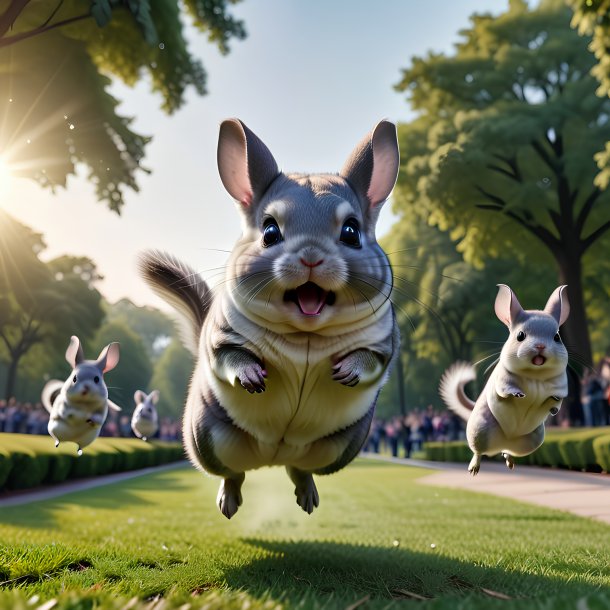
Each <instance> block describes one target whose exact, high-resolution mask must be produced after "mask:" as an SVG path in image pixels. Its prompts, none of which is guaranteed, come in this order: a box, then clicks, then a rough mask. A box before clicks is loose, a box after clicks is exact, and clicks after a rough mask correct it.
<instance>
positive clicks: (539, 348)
mask: <svg viewBox="0 0 610 610" xmlns="http://www.w3.org/2000/svg"><path fill="white" fill-rule="evenodd" d="M534 347H535V348H536V349H538V350H540V351H542V350H544V349H546V345H545V344H544V343H537V344H536V345H535V346H534Z"/></svg>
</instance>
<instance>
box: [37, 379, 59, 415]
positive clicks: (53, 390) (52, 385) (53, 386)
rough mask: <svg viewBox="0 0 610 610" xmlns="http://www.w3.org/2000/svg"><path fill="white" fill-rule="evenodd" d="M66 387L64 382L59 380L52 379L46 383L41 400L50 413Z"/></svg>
mask: <svg viewBox="0 0 610 610" xmlns="http://www.w3.org/2000/svg"><path fill="white" fill-rule="evenodd" d="M63 385H64V382H63V381H59V379H51V380H49V381H47V382H46V383H45V386H44V388H42V394H41V396H40V400H41V402H42V404H43V405H44V408H45V409H46V410H47V411H48V412H49V413H50V412H51V409H52V408H53V403H54V402H55V399H56V398H57V395H58V394H59V393H60V392H61V388H62V386H63Z"/></svg>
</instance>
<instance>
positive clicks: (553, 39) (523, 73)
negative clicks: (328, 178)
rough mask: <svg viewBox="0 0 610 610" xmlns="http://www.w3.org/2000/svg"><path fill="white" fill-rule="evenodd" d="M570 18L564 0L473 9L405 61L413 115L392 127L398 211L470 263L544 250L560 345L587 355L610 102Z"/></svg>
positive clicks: (540, 255) (604, 201) (609, 221)
mask: <svg viewBox="0 0 610 610" xmlns="http://www.w3.org/2000/svg"><path fill="white" fill-rule="evenodd" d="M570 17H571V13H570V11H569V9H568V8H567V7H566V6H565V4H564V3H563V2H561V1H560V0H541V2H540V4H539V5H538V6H537V7H536V8H533V9H531V10H530V9H529V8H528V6H527V4H526V3H525V2H524V1H523V0H512V1H511V2H510V8H509V10H508V11H507V12H506V13H504V14H502V15H499V16H497V17H492V16H490V15H474V16H473V17H472V18H471V25H470V27H469V28H467V29H465V30H463V31H462V32H461V36H462V40H461V41H460V42H459V43H458V44H457V45H456V50H455V53H454V54H453V55H451V56H445V55H443V54H432V53H431V54H429V55H428V56H427V57H425V58H414V59H413V61H412V64H411V66H410V67H409V68H408V69H406V70H404V71H403V79H402V81H401V82H400V83H399V84H398V85H397V89H398V90H399V91H406V92H408V94H409V99H410V102H411V105H412V106H413V108H414V110H416V111H417V112H418V114H419V116H418V117H417V119H416V120H414V121H413V122H411V123H409V124H404V125H401V126H400V127H399V137H400V143H401V150H402V158H403V159H404V161H403V165H402V168H401V172H400V175H399V182H398V186H397V190H396V193H397V203H396V208H397V210H399V211H400V210H401V209H402V210H405V209H408V208H412V207H419V208H421V209H423V210H424V211H425V213H426V214H427V215H428V216H429V222H430V223H432V224H434V225H437V226H438V227H439V228H441V229H442V230H444V231H449V232H450V235H451V237H452V239H454V240H457V241H458V249H459V250H460V252H461V253H462V254H463V256H464V257H465V259H466V260H467V261H469V262H472V263H474V264H478V265H480V264H481V263H482V261H483V260H485V259H486V258H488V257H499V256H505V257H507V256H525V257H526V259H527V260H529V261H531V262H530V265H529V268H531V266H532V263H535V262H538V261H539V260H545V259H546V260H548V258H549V255H550V258H551V259H552V260H553V261H554V263H555V265H556V268H557V272H558V282H559V283H561V284H568V286H569V289H568V290H569V296H570V302H571V306H572V309H571V314H570V317H569V319H568V322H567V323H566V325H565V329H564V335H565V336H566V342H567V343H568V344H569V347H570V348H571V350H572V351H573V352H576V353H578V354H580V356H581V357H583V358H584V359H585V360H587V361H590V360H591V343H590V338H589V332H588V327H587V317H586V313H585V301H584V280H585V274H586V272H587V268H588V266H589V265H590V261H591V260H592V259H593V258H594V257H595V256H599V253H600V252H602V251H603V248H604V247H606V248H607V247H608V245H609V238H608V229H610V206H609V205H608V204H609V201H610V194H609V193H608V192H604V191H602V189H601V188H600V187H599V186H598V185H596V184H594V177H595V174H596V166H595V163H594V162H593V155H594V153H595V152H596V151H599V150H600V149H601V148H603V146H604V144H605V142H606V141H607V140H608V139H609V138H610V121H609V120H608V117H609V116H610V100H609V99H608V98H600V97H598V96H596V95H595V90H596V86H597V85H596V83H595V80H594V79H593V77H592V76H590V70H591V67H592V65H593V62H594V58H593V56H592V55H591V54H590V53H589V52H588V50H587V45H588V43H589V40H587V39H586V38H581V37H580V36H578V34H577V33H576V32H575V31H574V30H572V29H571V28H570V25H569V22H570Z"/></svg>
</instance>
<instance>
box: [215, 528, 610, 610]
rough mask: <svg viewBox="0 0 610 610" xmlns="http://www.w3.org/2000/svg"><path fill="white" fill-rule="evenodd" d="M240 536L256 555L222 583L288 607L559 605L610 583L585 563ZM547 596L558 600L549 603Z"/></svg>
mask: <svg viewBox="0 0 610 610" xmlns="http://www.w3.org/2000/svg"><path fill="white" fill-rule="evenodd" d="M243 542H245V543H247V544H249V545H251V546H253V547H256V548H257V549H259V550H260V551H262V552H263V553H261V558H259V559H255V560H253V561H252V562H250V563H248V564H246V565H243V566H240V567H239V568H228V569H227V570H226V571H225V574H224V575H225V578H226V582H227V584H228V585H229V586H230V587H231V588H232V589H239V590H244V591H246V592H247V593H248V594H249V595H252V596H254V597H257V598H268V597H269V596H271V597H272V598H274V599H276V600H278V601H280V602H284V603H287V604H288V606H289V607H293V606H294V607H297V606H299V604H302V606H299V607H305V608H308V607H312V608H316V607H324V608H326V607H341V608H347V607H349V606H350V605H351V604H355V603H357V602H362V607H363V610H364V609H366V610H368V609H369V608H388V606H393V605H394V604H396V605H397V606H400V607H403V604H404V603H405V602H406V601H409V600H410V601H412V602H417V605H418V607H428V606H430V607H434V608H437V607H439V608H441V607H447V608H452V609H453V608H458V607H461V606H462V603H465V604H466V606H465V607H467V608H473V607H476V608H479V607H480V608H487V607H490V606H494V605H496V604H501V606H502V608H505V609H508V608H512V607H515V608H516V607H520V608H523V607H525V606H527V607H528V608H536V607H540V608H553V609H555V608H563V607H564V606H563V602H568V603H569V601H570V600H572V601H571V603H572V605H571V606H566V607H574V605H573V604H574V600H576V599H579V598H582V597H583V596H591V595H593V596H600V597H601V599H602V600H604V602H605V603H606V604H610V588H608V587H606V588H600V586H599V585H598V584H594V583H591V582H586V577H587V574H588V572H589V571H590V569H591V568H590V566H583V567H582V569H581V570H578V569H576V570H575V566H568V569H567V570H566V577H565V579H563V578H561V577H552V576H542V575H539V574H532V573H528V572H525V571H516V570H514V571H506V570H503V569H501V568H493V567H483V566H477V565H474V564H472V563H467V562H464V561H460V560H457V559H452V558H450V557H445V556H441V555H435V554H433V553H429V554H427V553H418V552H413V551H411V550H404V549H400V548H381V547H371V546H364V545H363V546H359V545H352V544H341V543H334V542H320V541H281V540H278V541H273V540H265V539H255V538H254V539H245V540H243ZM263 554H264V555H265V556H262V555H263ZM554 567H563V566H554ZM541 569H543V568H541ZM579 577H582V578H579ZM439 598H442V599H439ZM551 598H553V599H556V600H560V602H561V603H555V602H553V603H552V604H551V605H550V606H549V605H548V603H549V602H550V599H551ZM445 603H446V604H447V605H445ZM602 603H603V602H602ZM437 604H440V605H437ZM604 607H605V606H604Z"/></svg>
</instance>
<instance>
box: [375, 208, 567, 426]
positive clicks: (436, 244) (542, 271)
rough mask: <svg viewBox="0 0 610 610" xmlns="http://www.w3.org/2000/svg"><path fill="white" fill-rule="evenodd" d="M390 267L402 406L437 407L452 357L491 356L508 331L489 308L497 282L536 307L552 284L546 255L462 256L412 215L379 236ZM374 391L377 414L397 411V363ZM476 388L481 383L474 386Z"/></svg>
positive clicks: (483, 362) (487, 361)
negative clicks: (479, 259) (473, 259)
mask: <svg viewBox="0 0 610 610" xmlns="http://www.w3.org/2000/svg"><path fill="white" fill-rule="evenodd" d="M381 245H382V247H383V248H384V250H385V251H386V252H387V253H388V256H389V258H390V261H391V263H392V269H393V272H394V291H393V297H392V300H393V302H394V305H395V310H396V316H397V319H398V323H399V325H400V329H401V336H402V341H401V348H402V360H403V371H402V375H403V378H404V382H405V386H406V403H407V408H408V409H412V408H413V407H425V406H426V405H428V404H432V405H435V406H437V407H438V406H440V405H441V402H440V399H439V397H438V382H439V380H440V377H441V375H442V373H443V371H444V370H445V369H446V368H447V367H448V366H449V365H450V364H452V363H453V362H455V361H456V360H466V361H469V362H477V363H479V366H478V367H477V368H478V372H479V374H480V377H481V379H480V382H481V383H482V380H483V376H484V372H485V370H486V369H487V367H488V366H490V365H492V364H493V363H494V362H495V359H496V358H497V357H498V355H499V352H500V349H501V348H502V344H503V343H504V341H505V340H506V338H507V336H508V331H507V329H506V327H505V326H504V324H503V323H502V322H500V321H499V320H498V318H497V317H496V315H495V313H494V302H495V298H496V294H497V287H496V285H497V284H500V283H501V284H508V285H509V286H510V287H511V288H512V289H513V290H514V291H515V293H516V294H517V297H518V298H519V300H520V302H521V304H522V305H523V307H525V308H527V309H540V308H542V307H544V304H545V303H546V301H547V299H548V297H549V296H550V294H551V292H552V291H553V290H554V288H555V286H556V284H555V282H554V272H553V266H552V261H551V260H550V257H548V256H547V257H546V260H545V259H541V260H539V261H538V263H537V264H536V265H531V266H529V267H526V263H525V261H523V260H519V259H518V258H517V259H510V258H506V257H505V258H498V259H489V260H488V261H487V263H486V265H485V266H484V267H483V268H482V269H479V268H476V267H474V266H473V265H472V264H471V263H468V262H465V261H464V260H463V258H462V256H461V255H460V253H459V252H458V251H457V250H456V247H455V243H454V242H452V241H451V239H450V237H449V234H448V233H446V232H443V231H441V230H440V229H439V228H438V227H435V226H430V225H428V224H426V222H425V221H424V220H423V219H422V218H420V217H418V216H417V215H415V216H413V215H411V216H408V217H407V216H403V217H402V218H401V220H399V221H398V222H397V223H396V224H395V225H394V227H393V228H392V231H391V232H390V233H389V234H388V235H386V236H385V237H384V238H383V239H382V240H381ZM394 366H395V370H394V371H393V372H392V375H391V376H390V380H389V382H388V384H387V386H386V387H385V388H384V389H383V391H382V394H381V396H380V398H379V413H380V415H383V414H389V413H396V412H397V411H398V385H397V379H396V376H397V375H398V374H399V371H398V370H397V367H398V363H395V365H394ZM481 387H482V386H481Z"/></svg>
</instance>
